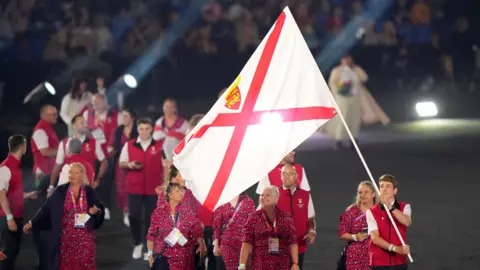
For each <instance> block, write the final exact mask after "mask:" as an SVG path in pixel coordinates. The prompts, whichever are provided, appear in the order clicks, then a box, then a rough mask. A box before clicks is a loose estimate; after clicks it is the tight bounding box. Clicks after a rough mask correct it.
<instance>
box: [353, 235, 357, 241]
mask: <svg viewBox="0 0 480 270" xmlns="http://www.w3.org/2000/svg"><path fill="white" fill-rule="evenodd" d="M352 239H353V241H355V242H358V240H357V236H356V235H355V234H352Z"/></svg>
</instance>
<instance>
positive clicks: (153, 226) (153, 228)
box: [146, 208, 162, 241]
mask: <svg viewBox="0 0 480 270" xmlns="http://www.w3.org/2000/svg"><path fill="white" fill-rule="evenodd" d="M161 222H162V219H161V217H160V210H159V208H156V209H155V210H154V211H153V213H152V216H151V221H150V228H148V233H147V237H146V238H147V241H155V238H156V237H157V236H158V231H159V230H158V229H159V227H160V225H161Z"/></svg>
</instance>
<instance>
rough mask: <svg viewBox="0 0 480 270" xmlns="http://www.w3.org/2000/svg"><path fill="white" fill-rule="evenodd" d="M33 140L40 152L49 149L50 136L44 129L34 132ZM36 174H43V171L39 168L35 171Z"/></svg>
mask: <svg viewBox="0 0 480 270" xmlns="http://www.w3.org/2000/svg"><path fill="white" fill-rule="evenodd" d="M32 139H33V141H34V142H35V145H36V146H37V148H38V150H41V149H46V148H49V144H48V135H47V133H46V132H45V130H43V129H37V130H35V132H33V135H32ZM35 173H36V174H42V170H40V168H38V167H37V169H36V170H35Z"/></svg>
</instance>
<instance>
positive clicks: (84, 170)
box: [68, 162, 88, 185]
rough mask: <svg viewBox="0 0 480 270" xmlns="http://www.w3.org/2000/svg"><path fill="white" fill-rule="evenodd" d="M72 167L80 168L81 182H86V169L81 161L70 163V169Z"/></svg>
mask: <svg viewBox="0 0 480 270" xmlns="http://www.w3.org/2000/svg"><path fill="white" fill-rule="evenodd" d="M73 167H76V168H79V169H80V171H81V172H82V175H83V184H84V185H86V184H88V177H87V170H86V169H85V166H83V164H82V163H79V162H74V163H72V164H70V170H72V168H73ZM68 182H70V179H68Z"/></svg>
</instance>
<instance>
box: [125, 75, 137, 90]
mask: <svg viewBox="0 0 480 270" xmlns="http://www.w3.org/2000/svg"><path fill="white" fill-rule="evenodd" d="M123 81H124V82H125V84H126V85H127V86H128V87H130V88H136V87H137V80H136V79H135V77H133V76H132V75H130V74H125V76H123Z"/></svg>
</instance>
